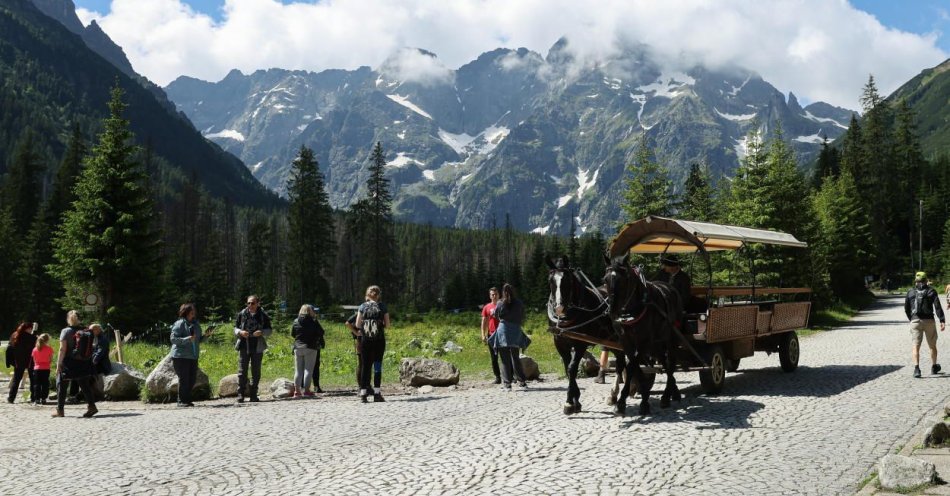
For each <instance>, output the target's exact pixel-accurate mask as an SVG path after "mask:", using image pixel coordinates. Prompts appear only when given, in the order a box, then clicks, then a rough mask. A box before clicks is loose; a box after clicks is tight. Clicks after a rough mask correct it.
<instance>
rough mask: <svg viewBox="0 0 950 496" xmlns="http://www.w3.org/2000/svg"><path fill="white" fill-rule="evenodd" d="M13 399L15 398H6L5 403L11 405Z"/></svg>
mask: <svg viewBox="0 0 950 496" xmlns="http://www.w3.org/2000/svg"><path fill="white" fill-rule="evenodd" d="M14 401H16V398H7V403H9V404H11V405H12V404H13V402H14Z"/></svg>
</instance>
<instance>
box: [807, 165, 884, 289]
mask: <svg viewBox="0 0 950 496" xmlns="http://www.w3.org/2000/svg"><path fill="white" fill-rule="evenodd" d="M814 212H815V215H816V217H817V220H818V231H819V236H817V240H818V242H817V243H816V246H815V247H814V249H815V250H816V251H817V252H818V253H819V255H820V256H821V257H822V258H823V259H824V262H825V266H826V267H827V271H828V276H829V280H830V285H831V290H832V292H833V293H834V295H835V296H836V297H838V298H844V299H847V298H849V297H853V296H856V295H858V294H860V293H862V292H863V291H864V279H863V276H864V274H866V273H867V271H868V269H869V267H870V266H871V263H870V261H869V257H870V256H871V253H870V250H871V249H872V247H873V242H872V238H871V232H870V226H869V219H868V214H867V211H866V209H865V205H864V202H863V201H862V199H861V197H860V195H859V193H858V189H857V186H856V185H855V183H854V179H853V178H852V177H851V174H850V173H849V172H847V171H842V173H841V175H840V176H838V178H834V177H828V178H826V180H825V182H824V183H823V184H822V187H821V190H819V191H818V193H817V194H816V195H815V197H814Z"/></svg>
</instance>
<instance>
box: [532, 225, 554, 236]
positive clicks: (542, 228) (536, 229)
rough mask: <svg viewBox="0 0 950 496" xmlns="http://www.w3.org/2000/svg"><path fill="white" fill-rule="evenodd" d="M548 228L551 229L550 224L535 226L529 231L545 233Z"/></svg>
mask: <svg viewBox="0 0 950 496" xmlns="http://www.w3.org/2000/svg"><path fill="white" fill-rule="evenodd" d="M550 229H551V226H544V227H535V228H534V229H532V230H531V232H533V233H535V234H547V233H548V231H549V230H550Z"/></svg>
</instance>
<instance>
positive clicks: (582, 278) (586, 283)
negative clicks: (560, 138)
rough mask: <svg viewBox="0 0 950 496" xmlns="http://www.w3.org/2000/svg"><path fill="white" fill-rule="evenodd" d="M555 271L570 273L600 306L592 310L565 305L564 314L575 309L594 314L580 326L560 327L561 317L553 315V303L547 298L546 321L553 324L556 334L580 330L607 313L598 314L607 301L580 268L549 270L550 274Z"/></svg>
mask: <svg viewBox="0 0 950 496" xmlns="http://www.w3.org/2000/svg"><path fill="white" fill-rule="evenodd" d="M556 270H559V271H561V272H571V274H572V277H573V278H574V280H575V281H577V282H578V283H580V286H581V288H582V289H586V290H588V291H590V292H591V293H593V294H594V296H596V297H597V300H598V301H600V304H598V305H597V306H596V307H594V308H585V307H580V306H577V305H574V304H571V303H569V304H568V305H566V306H565V307H564V308H565V313H567V310H568V309H576V310H580V311H582V312H588V313H592V314H594V317H592V318H590V319H588V320H586V321H584V322H582V323H580V324H576V325H572V326H569V327H561V317H559V316H557V315H555V314H554V302H553V301H552V298H551V297H548V305H547V307H548V319H549V320H550V321H551V322H554V328H555V329H557V330H558V334H560V333H561V332H564V331H570V330H573V329H577V328H580V327H584V326H586V325H587V324H590V323H591V322H594V321H595V320H597V319H599V318H601V317H603V316H604V314H606V313H607V311H606V310H605V311H604V312H603V313H600V309H602V308H604V307H605V306H607V299H606V298H604V297H603V295H601V294H600V291H598V290H597V286H594V283H592V282H591V281H590V278H588V277H587V274H585V273H584V271H583V270H581V269H580V268H576V269H574V268H564V269H551V272H554V271H556ZM578 274H580V275H579V276H578Z"/></svg>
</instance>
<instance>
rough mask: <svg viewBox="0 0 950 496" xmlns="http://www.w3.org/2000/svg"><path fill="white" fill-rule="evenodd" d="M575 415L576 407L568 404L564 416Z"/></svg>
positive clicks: (565, 406)
mask: <svg viewBox="0 0 950 496" xmlns="http://www.w3.org/2000/svg"><path fill="white" fill-rule="evenodd" d="M572 413H574V405H572V404H570V403H568V404H566V405H564V415H570V414H572Z"/></svg>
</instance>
